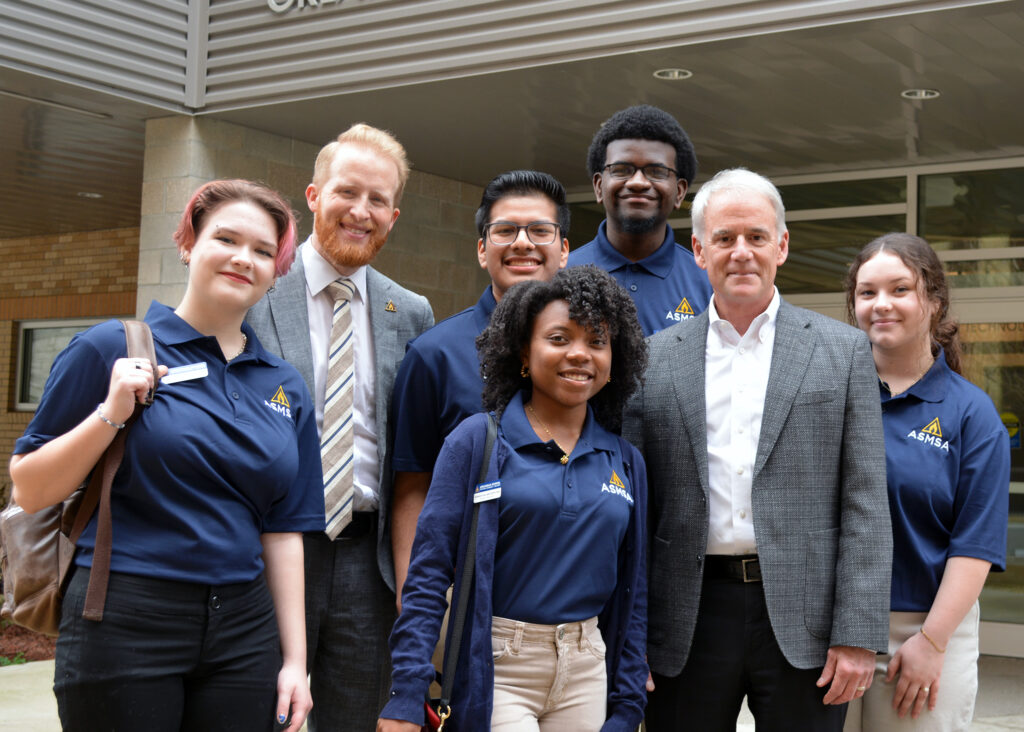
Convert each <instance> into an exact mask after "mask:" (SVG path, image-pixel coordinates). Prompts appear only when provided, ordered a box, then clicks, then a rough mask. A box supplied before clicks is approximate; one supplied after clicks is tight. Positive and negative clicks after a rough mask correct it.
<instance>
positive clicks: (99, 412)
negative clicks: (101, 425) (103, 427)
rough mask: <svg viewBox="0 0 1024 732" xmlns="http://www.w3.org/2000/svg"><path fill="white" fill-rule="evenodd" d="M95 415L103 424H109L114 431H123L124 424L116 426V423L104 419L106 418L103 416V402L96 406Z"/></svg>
mask: <svg viewBox="0 0 1024 732" xmlns="http://www.w3.org/2000/svg"><path fill="white" fill-rule="evenodd" d="M96 414H97V415H98V416H99V418H100V419H102V420H103V421H104V422H106V423H107V424H109V425H110V426H111V427H113V428H114V429H118V430H123V429H124V423H122V424H118V423H117V422H114V421H112V420H109V419H107V418H106V416H105V415H104V414H103V402H100V403H99V404H97V405H96Z"/></svg>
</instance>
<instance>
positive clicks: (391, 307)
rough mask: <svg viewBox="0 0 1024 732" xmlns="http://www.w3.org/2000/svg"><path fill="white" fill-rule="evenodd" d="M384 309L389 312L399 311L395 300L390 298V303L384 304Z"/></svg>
mask: <svg viewBox="0 0 1024 732" xmlns="http://www.w3.org/2000/svg"><path fill="white" fill-rule="evenodd" d="M384 309H385V310H387V311H388V312H389V313H397V312H398V308H396V307H395V301H394V300H388V304H387V305H385V306H384Z"/></svg>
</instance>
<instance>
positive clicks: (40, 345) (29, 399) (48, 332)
mask: <svg viewBox="0 0 1024 732" xmlns="http://www.w3.org/2000/svg"><path fill="white" fill-rule="evenodd" d="M98 322H99V321H97V320H82V321H67V320H62V321H50V322H46V321H35V322H32V323H22V325H21V337H20V338H19V339H18V348H19V352H18V384H17V394H18V399H17V402H18V404H17V408H18V409H35V408H36V406H37V405H38V404H39V399H40V397H41V396H42V395H43V387H44V386H45V385H46V379H47V377H48V376H49V375H50V366H52V365H53V359H55V358H56V357H57V354H58V353H60V352H61V351H62V350H64V348H65V347H66V346H67V345H68V343H69V342H70V341H71V337H72V336H73V335H75V333H78V332H80V331H83V330H85V329H86V328H88V327H89V326H90V325H93V324H94V323H98Z"/></svg>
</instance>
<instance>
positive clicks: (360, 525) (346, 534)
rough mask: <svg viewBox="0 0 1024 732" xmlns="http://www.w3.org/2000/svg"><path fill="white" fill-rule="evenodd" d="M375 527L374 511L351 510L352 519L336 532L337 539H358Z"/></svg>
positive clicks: (375, 516)
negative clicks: (339, 531) (338, 532)
mask: <svg viewBox="0 0 1024 732" xmlns="http://www.w3.org/2000/svg"><path fill="white" fill-rule="evenodd" d="M376 529H377V512H376V511H353V512H352V521H351V522H350V523H349V525H348V526H346V527H345V528H344V529H342V530H341V533H340V534H338V538H339V539H359V538H360V537H363V536H366V535H367V534H369V533H370V532H371V531H375V530H376Z"/></svg>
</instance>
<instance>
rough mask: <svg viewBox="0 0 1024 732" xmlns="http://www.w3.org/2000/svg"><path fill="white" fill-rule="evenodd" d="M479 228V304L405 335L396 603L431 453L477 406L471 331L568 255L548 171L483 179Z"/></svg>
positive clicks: (557, 194) (479, 388)
mask: <svg viewBox="0 0 1024 732" xmlns="http://www.w3.org/2000/svg"><path fill="white" fill-rule="evenodd" d="M476 227H477V231H479V232H480V239H479V241H477V245H476V246H477V259H478V260H479V262H480V267H481V268H483V269H486V270H487V272H488V274H490V276H491V284H490V286H489V287H488V288H487V289H486V290H484V292H483V294H482V295H481V296H480V300H479V301H477V303H476V305H474V306H473V307H471V308H468V309H466V310H463V311H462V312H460V313H457V314H456V315H453V316H452V317H450V318H448V319H446V320H443V321H441V322H440V323H438V324H437V325H436V326H434V327H433V328H431V329H430V330H428V331H427V332H425V333H423V335H421V336H419V337H418V338H416V339H414V340H413V341H411V342H410V343H409V347H408V350H407V351H406V354H405V358H404V359H403V360H402V365H401V366H400V367H399V369H398V375H397V377H396V378H395V391H394V395H393V397H392V399H391V409H392V417H391V424H393V425H395V445H394V450H393V451H392V465H393V467H394V470H395V480H394V498H393V504H392V506H393V507H392V514H391V515H392V524H391V545H392V549H393V553H394V557H395V580H396V583H397V587H398V593H397V594H398V602H399V608H401V599H402V593H401V588H402V583H403V582H404V581H405V575H406V571H407V570H408V568H409V555H410V552H411V551H412V542H413V538H414V536H415V534H416V519H417V518H418V517H419V514H420V510H421V509H422V508H423V501H424V499H425V498H426V495H427V489H428V488H429V487H430V478H431V474H432V472H433V470H434V461H435V460H436V459H437V455H438V453H439V452H440V451H441V445H442V443H443V442H444V438H445V437H447V436H448V433H449V432H451V431H452V430H453V429H454V428H455V426H456V425H457V424H458V423H459V422H461V421H462V420H463V419H465V418H466V417H468V416H470V415H472V414H476V413H477V412H479V411H482V409H483V406H482V404H481V394H482V392H483V388H484V383H483V379H482V378H481V377H480V361H479V359H478V357H477V352H476V337H477V336H478V335H479V334H480V332H481V331H483V329H484V328H486V327H487V324H488V323H489V322H490V319H491V313H492V312H494V308H495V306H496V305H497V302H498V300H500V299H501V297H502V295H504V294H505V291H506V290H508V289H509V288H510V287H512V286H513V285H515V284H517V283H519V282H525V281H526V280H545V281H546V280H550V279H551V278H552V277H554V276H555V273H556V272H557V271H558V270H560V269H562V268H563V267H565V265H566V261H567V259H568V256H569V240H568V239H567V238H566V236H567V235H568V233H569V206H568V204H567V203H566V200H565V189H564V188H562V184H561V183H559V182H558V181H557V180H555V179H554V178H553V177H551V176H550V175H548V174H547V173H539V172H537V171H533V170H513V171H511V172H508V173H502V174H501V175H499V176H498V177H497V178H495V179H494V180H492V181H491V182H490V183H488V184H487V187H486V188H485V189H484V194H483V198H482V199H481V201H480V207H479V208H478V209H477V211H476ZM691 259H692V257H691Z"/></svg>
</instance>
